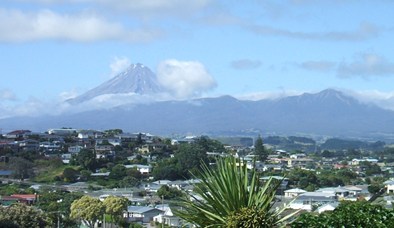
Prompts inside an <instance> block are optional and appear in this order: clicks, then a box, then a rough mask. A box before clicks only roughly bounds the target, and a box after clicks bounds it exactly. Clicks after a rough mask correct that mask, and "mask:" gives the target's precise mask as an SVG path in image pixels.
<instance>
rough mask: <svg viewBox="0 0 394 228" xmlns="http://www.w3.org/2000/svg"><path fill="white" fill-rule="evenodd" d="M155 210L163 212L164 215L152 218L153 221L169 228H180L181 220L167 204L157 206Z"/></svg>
mask: <svg viewBox="0 0 394 228" xmlns="http://www.w3.org/2000/svg"><path fill="white" fill-rule="evenodd" d="M156 208H157V209H160V210H162V211H164V213H161V214H159V215H157V216H155V217H153V221H155V222H159V223H162V224H165V225H167V226H170V227H182V225H183V223H182V219H181V218H179V217H178V216H175V215H174V214H173V213H172V210H171V208H170V207H169V206H168V205H167V204H161V205H157V206H156Z"/></svg>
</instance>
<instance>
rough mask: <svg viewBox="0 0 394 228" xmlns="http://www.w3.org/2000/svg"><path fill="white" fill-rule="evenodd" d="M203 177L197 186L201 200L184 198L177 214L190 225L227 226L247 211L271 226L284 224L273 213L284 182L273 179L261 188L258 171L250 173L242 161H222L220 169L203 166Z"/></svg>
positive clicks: (197, 192) (276, 214) (201, 173)
mask: <svg viewBox="0 0 394 228" xmlns="http://www.w3.org/2000/svg"><path fill="white" fill-rule="evenodd" d="M199 176H200V179H201V183H200V184H196V185H195V186H194V192H195V194H196V195H197V196H198V198H200V199H197V198H196V197H193V196H191V197H192V198H193V199H194V200H190V199H184V200H182V201H181V203H180V204H181V205H180V206H181V208H182V209H180V210H177V211H175V213H176V215H178V216H179V217H181V218H183V219H184V220H186V221H187V222H190V223H192V224H194V225H197V226H199V227H226V226H229V220H231V219H230V218H231V217H232V216H234V215H237V213H242V211H245V210H243V209H245V208H247V209H251V210H252V211H255V212H256V213H257V214H258V215H259V216H258V217H259V219H263V220H264V219H266V221H271V223H270V226H271V227H272V226H274V225H277V224H278V223H279V222H281V221H282V220H280V219H279V214H278V213H279V212H276V211H274V210H271V209H272V205H273V202H274V199H275V190H276V189H277V187H278V186H279V184H280V182H278V183H274V181H273V180H272V179H269V180H268V181H267V182H266V183H265V184H264V185H263V186H260V183H259V176H258V175H257V173H256V172H255V170H251V171H249V170H248V169H247V167H246V165H244V164H243V163H242V161H241V160H238V159H236V158H220V159H218V160H217V167H216V169H211V168H210V167H208V166H207V165H202V171H201V172H200V173H199ZM249 211H250V210H249ZM261 215H264V216H261ZM261 222H262V224H263V223H264V224H265V221H261Z"/></svg>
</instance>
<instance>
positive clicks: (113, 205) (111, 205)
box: [103, 196, 128, 224]
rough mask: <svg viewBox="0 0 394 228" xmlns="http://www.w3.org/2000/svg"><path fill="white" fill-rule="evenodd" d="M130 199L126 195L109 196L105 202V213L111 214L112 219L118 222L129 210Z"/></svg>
mask: <svg viewBox="0 0 394 228" xmlns="http://www.w3.org/2000/svg"><path fill="white" fill-rule="evenodd" d="M127 203H128V200H127V199H126V198H124V197H116V196H109V197H107V198H106V199H105V200H104V202H103V204H104V206H105V213H106V214H108V215H110V216H111V220H112V221H114V222H115V224H118V223H119V221H120V220H121V219H122V214H123V212H124V211H125V210H127Z"/></svg>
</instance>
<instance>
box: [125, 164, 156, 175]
mask: <svg viewBox="0 0 394 228" xmlns="http://www.w3.org/2000/svg"><path fill="white" fill-rule="evenodd" d="M125 167H126V169H134V168H136V169H137V170H138V171H139V172H140V173H141V174H149V173H151V172H152V166H150V165H139V164H133V165H125Z"/></svg>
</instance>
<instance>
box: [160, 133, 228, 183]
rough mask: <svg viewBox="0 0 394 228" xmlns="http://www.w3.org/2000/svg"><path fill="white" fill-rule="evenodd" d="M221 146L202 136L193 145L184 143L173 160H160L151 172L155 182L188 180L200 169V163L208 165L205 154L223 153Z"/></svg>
mask: <svg viewBox="0 0 394 228" xmlns="http://www.w3.org/2000/svg"><path fill="white" fill-rule="evenodd" d="M224 151H225V149H224V147H223V145H222V144H221V143H220V142H219V141H216V140H212V139H210V138H208V137H205V136H202V137H200V138H198V139H196V140H195V141H194V142H193V143H185V144H181V145H179V146H178V149H177V150H176V151H175V153H174V157H173V158H168V159H163V160H161V161H160V162H159V163H158V164H157V166H156V167H155V169H154V170H153V177H154V178H155V179H156V180H160V179H168V180H179V179H189V178H190V177H191V175H190V173H191V172H196V171H198V170H199V169H200V164H201V162H202V163H204V164H208V162H209V158H208V156H207V152H224Z"/></svg>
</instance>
